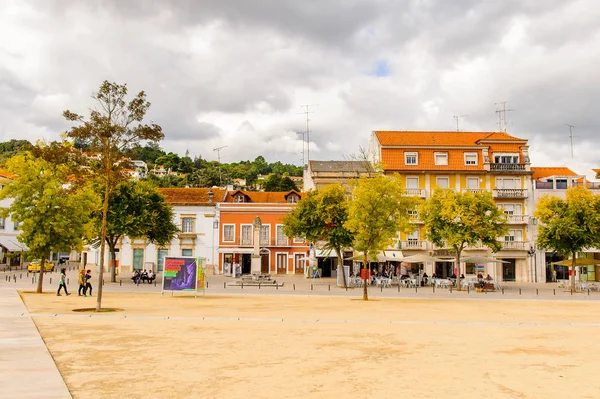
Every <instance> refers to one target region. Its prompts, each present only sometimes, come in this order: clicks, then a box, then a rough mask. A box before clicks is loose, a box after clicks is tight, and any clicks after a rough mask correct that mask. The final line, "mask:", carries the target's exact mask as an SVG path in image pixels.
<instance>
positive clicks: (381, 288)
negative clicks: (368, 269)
mask: <svg viewBox="0 0 600 399" xmlns="http://www.w3.org/2000/svg"><path fill="white" fill-rule="evenodd" d="M379 287H381V292H383V284H382V285H380V286H379Z"/></svg>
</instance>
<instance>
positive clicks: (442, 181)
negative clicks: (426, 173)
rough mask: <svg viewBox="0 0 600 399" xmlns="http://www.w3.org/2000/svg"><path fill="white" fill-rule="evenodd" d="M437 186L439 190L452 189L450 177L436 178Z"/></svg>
mask: <svg viewBox="0 0 600 399" xmlns="http://www.w3.org/2000/svg"><path fill="white" fill-rule="evenodd" d="M435 184H436V185H437V186H438V187H439V188H450V178H449V177H436V178H435Z"/></svg>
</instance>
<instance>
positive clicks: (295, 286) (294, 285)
mask: <svg viewBox="0 0 600 399" xmlns="http://www.w3.org/2000/svg"><path fill="white" fill-rule="evenodd" d="M242 284H244V283H242ZM294 291H296V283H294Z"/></svg>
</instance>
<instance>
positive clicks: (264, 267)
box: [260, 254, 269, 274]
mask: <svg viewBox="0 0 600 399" xmlns="http://www.w3.org/2000/svg"><path fill="white" fill-rule="evenodd" d="M260 272H261V273H264V274H269V254H263V255H261V256H260Z"/></svg>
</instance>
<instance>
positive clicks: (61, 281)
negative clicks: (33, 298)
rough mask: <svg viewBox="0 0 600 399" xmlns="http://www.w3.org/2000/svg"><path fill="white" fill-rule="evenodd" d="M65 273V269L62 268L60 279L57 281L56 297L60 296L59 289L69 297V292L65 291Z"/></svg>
mask: <svg viewBox="0 0 600 399" xmlns="http://www.w3.org/2000/svg"><path fill="white" fill-rule="evenodd" d="M66 273H67V269H65V268H64V267H63V268H62V269H60V277H59V279H58V291H56V296H61V295H60V289H61V288H63V289H64V290H65V294H67V296H69V295H71V294H69V291H67V280H66V275H65V274H66Z"/></svg>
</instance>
